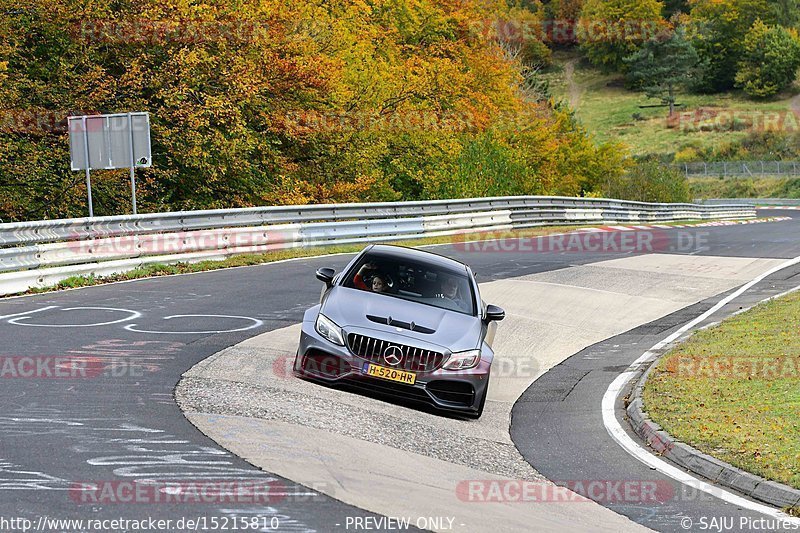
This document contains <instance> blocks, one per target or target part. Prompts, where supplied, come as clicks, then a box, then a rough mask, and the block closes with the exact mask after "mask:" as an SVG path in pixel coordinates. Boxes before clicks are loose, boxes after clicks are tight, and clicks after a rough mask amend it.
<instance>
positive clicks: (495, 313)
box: [486, 305, 506, 322]
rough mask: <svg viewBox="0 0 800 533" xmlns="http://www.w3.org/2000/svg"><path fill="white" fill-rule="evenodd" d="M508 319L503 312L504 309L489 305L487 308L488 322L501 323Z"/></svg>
mask: <svg viewBox="0 0 800 533" xmlns="http://www.w3.org/2000/svg"><path fill="white" fill-rule="evenodd" d="M505 317H506V312H505V311H504V310H503V308H502V307H497V306H496V305H487V306H486V321H487V322H492V321H498V322H499V321H500V320H503V319H504V318H505Z"/></svg>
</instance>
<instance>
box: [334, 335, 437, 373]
mask: <svg viewBox="0 0 800 533" xmlns="http://www.w3.org/2000/svg"><path fill="white" fill-rule="evenodd" d="M347 346H348V347H349V348H350V351H351V352H353V353H354V354H355V355H357V356H358V357H362V358H364V359H366V360H367V361H370V362H371V363H375V364H379V365H382V366H390V367H392V368H401V369H403V370H408V371H410V372H433V371H434V370H436V369H438V368H439V367H440V366H441V365H442V363H443V362H444V354H443V353H441V352H436V351H433V350H424V349H422V348H414V347H413V346H406V345H404V344H397V343H394V342H389V341H386V340H382V339H376V338H374V337H367V336H366V335H359V334H358V333H350V334H348V335H347ZM390 346H395V347H397V348H399V349H400V351H401V352H402V355H401V357H400V362H399V363H398V364H396V365H391V364H389V363H388V362H387V361H386V360H385V359H384V357H383V355H384V352H385V351H386V349H387V348H389V347H390Z"/></svg>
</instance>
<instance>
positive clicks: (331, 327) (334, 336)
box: [316, 313, 344, 346]
mask: <svg viewBox="0 0 800 533" xmlns="http://www.w3.org/2000/svg"><path fill="white" fill-rule="evenodd" d="M316 328H317V333H319V334H320V335H322V336H323V337H325V338H326V339H328V340H329V341H331V342H332V343H333V344H338V345H339V346H344V335H342V328H340V327H339V326H337V325H336V322H334V321H333V320H331V319H330V318H328V317H326V316H325V315H323V314H322V313H320V314H319V315H317V324H316Z"/></svg>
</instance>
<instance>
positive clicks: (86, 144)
mask: <svg viewBox="0 0 800 533" xmlns="http://www.w3.org/2000/svg"><path fill="white" fill-rule="evenodd" d="M81 118H82V122H83V154H84V158H85V159H84V160H85V161H86V162H87V163H86V193H87V194H88V195H89V218H92V217H94V206H93V205H92V176H91V172H90V171H89V163H88V161H89V130H88V129H87V128H86V117H81Z"/></svg>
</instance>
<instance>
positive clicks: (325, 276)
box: [317, 267, 336, 287]
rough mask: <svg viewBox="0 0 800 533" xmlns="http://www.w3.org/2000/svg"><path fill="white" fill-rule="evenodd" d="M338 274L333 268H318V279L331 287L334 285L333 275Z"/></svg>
mask: <svg viewBox="0 0 800 533" xmlns="http://www.w3.org/2000/svg"><path fill="white" fill-rule="evenodd" d="M334 275H336V271H335V270H334V269H332V268H328V267H323V268H320V269H319V270H317V279H318V280H320V281H321V282H322V283H324V284H325V285H327V286H328V287H330V286H331V285H333V276H334Z"/></svg>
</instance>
